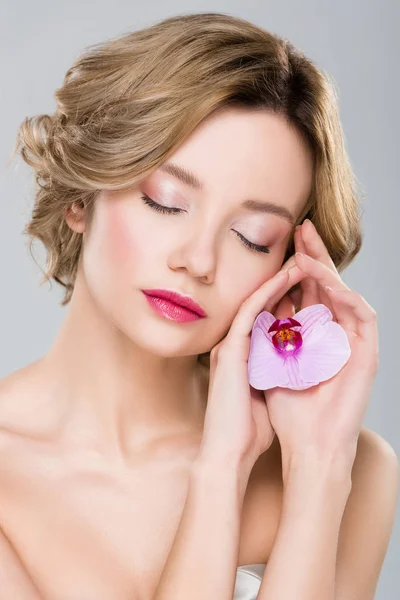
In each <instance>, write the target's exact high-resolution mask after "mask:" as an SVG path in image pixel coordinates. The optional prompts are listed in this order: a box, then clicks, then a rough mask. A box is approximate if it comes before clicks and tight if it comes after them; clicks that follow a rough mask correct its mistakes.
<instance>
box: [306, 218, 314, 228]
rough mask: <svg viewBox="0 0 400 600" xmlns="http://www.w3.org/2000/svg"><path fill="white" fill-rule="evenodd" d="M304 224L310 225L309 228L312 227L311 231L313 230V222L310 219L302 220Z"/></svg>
mask: <svg viewBox="0 0 400 600" xmlns="http://www.w3.org/2000/svg"><path fill="white" fill-rule="evenodd" d="M306 222H307V223H311V227H312V228H313V229H315V225H314V223H313V222H312V221H311V220H310V219H304V223H306Z"/></svg>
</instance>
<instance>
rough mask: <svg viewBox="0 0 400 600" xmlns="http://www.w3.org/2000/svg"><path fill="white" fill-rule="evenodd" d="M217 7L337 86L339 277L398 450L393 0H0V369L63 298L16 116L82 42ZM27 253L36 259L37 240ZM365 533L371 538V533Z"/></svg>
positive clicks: (33, 109)
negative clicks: (342, 191) (342, 199)
mask: <svg viewBox="0 0 400 600" xmlns="http://www.w3.org/2000/svg"><path fill="white" fill-rule="evenodd" d="M208 11H212V12H215V11H217V12H225V13H229V14H233V15H236V16H241V17H244V18H246V19H248V20H250V21H253V22H254V23H256V24H258V25H260V26H262V27H264V28H267V29H270V30H271V31H273V32H275V33H278V34H280V35H283V36H285V37H288V38H289V39H290V40H291V41H292V42H293V43H295V44H296V45H297V46H298V47H300V48H301V49H302V50H303V51H305V52H306V54H308V55H309V56H310V58H312V59H313V60H314V61H315V62H316V63H317V65H318V66H319V67H320V68H322V69H323V70H325V71H328V72H329V73H330V74H331V75H332V76H333V77H334V79H335V81H336V83H337V86H338V88H339V102H340V113H341V119H342V123H343V128H344V133H345V142H346V146H347V149H348V152H349V154H350V159H351V163H352V165H353V169H354V171H355V174H356V176H357V179H358V180H359V182H360V183H361V185H362V188H363V190H364V202H363V210H364V215H363V230H364V234H365V239H364V245H363V248H362V250H361V252H360V253H359V255H358V256H357V257H356V259H355V262H354V263H353V264H352V265H351V266H350V267H348V269H347V270H346V271H345V272H344V274H343V279H344V280H345V281H346V283H347V284H348V285H349V286H350V287H351V288H352V289H355V290H357V291H358V292H360V293H361V294H362V295H363V296H364V298H365V299H366V300H367V301H368V302H369V303H370V304H371V305H372V306H373V307H374V308H375V309H376V311H377V313H378V325H379V332H380V333H379V339H380V367H379V372H378V375H377V377H376V380H375V384H374V388H373V392H372V396H371V400H370V405H369V407H368V411H367V415H366V419H365V422H364V426H365V427H368V428H370V429H373V430H374V431H376V432H378V433H379V434H380V435H381V436H383V437H384V438H385V439H386V440H387V441H388V442H389V443H390V444H391V445H392V446H393V447H394V449H395V451H396V453H397V455H400V440H399V433H400V424H399V416H400V407H399V403H400V394H399V387H398V385H397V374H398V373H399V367H398V362H399V355H400V351H399V344H400V319H399V317H398V309H399V301H398V297H399V292H400V289H399V266H398V257H399V252H398V245H399V237H400V230H399V199H398V198H399V192H398V186H397V176H398V168H399V165H398V163H399V153H398V144H399V138H400V131H399V129H400V128H399V125H400V121H399V116H398V106H399V83H398V75H399V68H398V61H399V46H400V43H399V38H398V29H399V25H400V23H399V14H400V3H398V2H397V3H396V2H395V0H392V2H390V1H389V0H379V2H378V0H370V1H369V2H368V3H366V2H364V1H362V0H350V1H349V0H336V1H335V2H328V1H327V0H323V1H322V0H301V1H298V2H296V1H295V0H292V1H282V0H281V1H279V2H278V1H275V2H260V1H259V2H257V1H253V0H246V2H236V1H234V0H229V2H228V0H226V1H219V2H204V1H197V2H196V1H194V0H186V1H181V2H179V1H178V0H176V1H172V0H169V1H168V2H161V1H160V2H155V1H154V0H153V1H151V0H147V2H145V3H144V4H143V5H139V3H135V2H132V0H131V1H129V2H128V1H124V0H113V2H108V1H107V2H106V1H103V0H101V1H100V0H97V1H92V2H87V1H84V0H69V1H68V2H67V1H65V0H64V1H60V0H59V1H58V2H50V1H49V0H35V2H31V1H30V0H8V3H7V2H4V0H3V3H2V4H1V7H0V44H1V53H0V57H1V58H0V61H1V62H0V65H1V79H0V86H1V88H0V108H1V111H0V118H1V138H0V186H1V188H0V201H1V204H0V273H1V278H0V289H1V294H0V377H3V376H5V375H7V374H8V373H11V372H12V371H14V370H15V369H18V368H19V367H22V366H23V365H25V364H27V363H29V362H32V361H33V360H35V359H37V358H38V357H40V356H41V355H43V354H44V353H45V352H46V351H47V349H48V347H49V345H50V344H51V342H52V340H53V338H54V336H55V335H56V333H57V330H58V328H59V326H60V324H61V321H62V320H63V318H64V315H65V312H64V311H65V309H64V308H61V307H60V306H59V304H58V303H59V300H60V299H61V297H62V294H61V290H60V289H59V287H58V286H57V284H55V283H54V284H52V286H50V285H49V284H45V285H43V286H41V287H40V286H39V281H40V279H41V276H42V273H41V271H40V269H39V267H38V266H37V265H36V264H35V262H34V261H33V260H32V259H31V258H30V255H29V252H28V247H27V237H26V236H23V235H22V230H23V227H24V225H25V223H26V221H27V220H28V216H29V213H30V210H31V208H32V200H33V195H32V190H33V178H32V175H31V172H30V169H29V168H28V167H27V166H26V165H25V164H24V163H23V162H22V161H20V160H18V159H17V160H16V161H14V162H13V163H12V166H10V167H7V166H6V163H7V161H8V158H9V156H10V152H11V149H12V146H13V144H14V139H15V134H16V130H17V127H18V125H19V124H20V122H21V121H22V120H23V118H24V117H25V116H27V115H29V116H31V115H35V114H38V113H46V112H53V110H54V108H55V102H54V100H53V92H54V90H55V89H56V87H58V86H59V85H61V83H62V78H63V76H64V73H65V71H66V70H67V69H68V67H69V66H70V64H71V62H72V61H73V59H74V58H75V57H76V56H77V54H78V53H79V52H80V51H81V50H83V48H84V47H86V46H88V45H89V44H92V43H95V42H99V41H101V40H103V39H106V38H110V37H113V36H116V35H119V34H122V33H125V32H127V31H129V30H134V29H139V28H141V27H144V26H147V25H150V24H152V23H153V22H154V21H155V20H159V19H161V18H164V17H166V16H170V15H174V14H178V13H187V12H208ZM35 248H36V255H37V260H38V261H39V263H40V264H42V265H44V250H43V248H42V247H41V245H40V244H39V243H38V244H37V245H36V246H35ZM398 514H399V511H398V512H397V520H396V524H395V529H394V531H393V534H392V538H391V542H390V546H389V550H388V553H387V555H386V559H385V563H384V565H383V569H382V572H381V576H380V580H379V583H378V588H377V594H376V598H377V599H378V600H395V599H398V598H400V577H399V567H400V561H399V552H400V527H399V518H398ZM371 543H373V540H371Z"/></svg>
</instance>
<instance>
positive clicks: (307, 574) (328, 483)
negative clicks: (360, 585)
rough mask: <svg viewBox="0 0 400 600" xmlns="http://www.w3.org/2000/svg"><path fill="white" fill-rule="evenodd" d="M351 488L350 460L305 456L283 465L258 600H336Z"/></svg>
mask: <svg viewBox="0 0 400 600" xmlns="http://www.w3.org/2000/svg"><path fill="white" fill-rule="evenodd" d="M284 472H285V470H284ZM350 490H351V462H350V461H346V460H345V459H336V458H332V459H331V460H327V461H325V462H324V461H319V460H315V459H314V458H311V457H305V458H304V459H302V460H301V461H299V462H297V463H296V464H295V465H292V466H288V467H287V469H286V472H285V474H284V492H283V502H282V512H281V518H280V523H279V526H278V530H277V534H276V538H275V542H274V545H273V549H272V552H271V555H270V557H269V560H268V564H267V567H266V569H265V571H264V576H263V579H262V582H261V587H260V591H259V595H258V596H257V599H258V600H276V598H279V600H334V598H335V568H336V554H337V548H338V537H339V529H340V523H341V520H342V517H343V513H344V509H345V506H346V502H347V499H348V496H349V494H350Z"/></svg>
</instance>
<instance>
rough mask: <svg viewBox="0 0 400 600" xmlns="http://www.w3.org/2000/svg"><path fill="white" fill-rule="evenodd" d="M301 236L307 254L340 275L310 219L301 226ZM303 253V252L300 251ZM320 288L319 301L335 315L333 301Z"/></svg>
mask: <svg viewBox="0 0 400 600" xmlns="http://www.w3.org/2000/svg"><path fill="white" fill-rule="evenodd" d="M301 235H302V239H303V242H304V246H305V254H308V255H310V256H312V258H315V259H316V260H319V261H321V262H322V263H324V264H325V265H326V266H327V267H329V268H330V269H331V270H332V271H333V272H334V273H336V274H337V275H339V273H338V271H337V269H336V266H335V263H334V262H333V260H332V258H331V256H330V254H329V252H328V249H327V247H326V246H325V244H324V242H323V240H322V238H321V236H320V235H319V233H318V231H317V229H316V227H315V225H314V223H313V222H312V221H310V219H306V220H305V221H304V223H303V224H302V226H301ZM300 252H303V250H300ZM318 287H319V301H320V302H322V303H323V304H326V306H327V307H328V308H329V310H330V311H331V313H332V314H334V307H333V303H332V299H331V298H330V297H329V295H328V294H327V293H326V291H325V290H324V288H321V287H320V286H318Z"/></svg>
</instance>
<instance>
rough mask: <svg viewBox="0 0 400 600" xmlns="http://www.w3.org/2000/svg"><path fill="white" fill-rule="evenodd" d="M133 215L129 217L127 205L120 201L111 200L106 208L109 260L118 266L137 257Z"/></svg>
mask: <svg viewBox="0 0 400 600" xmlns="http://www.w3.org/2000/svg"><path fill="white" fill-rule="evenodd" d="M132 217H133V215H131V216H130V215H129V205H127V204H126V203H124V202H123V201H122V200H111V201H110V202H109V205H108V207H107V217H106V223H107V239H108V246H109V248H108V250H109V253H110V257H111V260H112V261H113V262H116V263H117V264H118V265H121V264H125V263H127V262H129V261H132V258H133V257H135V256H137V250H136V248H137V244H138V242H137V240H136V239H135V235H134V234H135V227H134V224H133V222H132Z"/></svg>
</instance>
